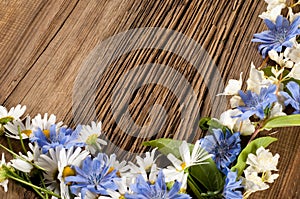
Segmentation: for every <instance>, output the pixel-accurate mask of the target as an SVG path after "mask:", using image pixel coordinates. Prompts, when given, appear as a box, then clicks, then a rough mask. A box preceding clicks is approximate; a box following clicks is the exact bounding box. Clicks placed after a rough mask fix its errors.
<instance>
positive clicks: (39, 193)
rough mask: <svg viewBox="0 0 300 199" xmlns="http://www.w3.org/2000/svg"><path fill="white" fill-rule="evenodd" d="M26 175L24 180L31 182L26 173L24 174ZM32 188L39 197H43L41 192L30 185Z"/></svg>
mask: <svg viewBox="0 0 300 199" xmlns="http://www.w3.org/2000/svg"><path fill="white" fill-rule="evenodd" d="M25 176H26V180H27V181H28V182H29V183H31V180H30V178H29V177H28V175H25ZM32 189H33V190H34V191H35V192H36V193H37V194H38V195H39V196H40V197H41V198H44V196H43V194H42V193H41V192H40V191H39V190H38V189H36V188H34V187H32Z"/></svg>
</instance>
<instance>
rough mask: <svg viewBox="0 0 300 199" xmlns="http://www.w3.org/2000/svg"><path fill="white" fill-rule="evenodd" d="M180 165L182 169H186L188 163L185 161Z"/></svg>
mask: <svg viewBox="0 0 300 199" xmlns="http://www.w3.org/2000/svg"><path fill="white" fill-rule="evenodd" d="M180 166H181V168H182V170H184V169H185V167H186V163H185V162H183V163H181V164H180Z"/></svg>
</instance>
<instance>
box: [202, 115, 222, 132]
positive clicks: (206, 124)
mask: <svg viewBox="0 0 300 199" xmlns="http://www.w3.org/2000/svg"><path fill="white" fill-rule="evenodd" d="M199 127H200V128H201V129H202V130H204V131H207V130H208V131H209V132H211V133H212V132H213V131H212V130H213V129H222V131H223V132H225V131H226V126H224V125H222V124H220V123H219V121H218V120H216V119H214V118H210V117H203V118H201V119H200V122H199Z"/></svg>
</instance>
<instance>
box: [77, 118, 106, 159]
mask: <svg viewBox="0 0 300 199" xmlns="http://www.w3.org/2000/svg"><path fill="white" fill-rule="evenodd" d="M101 126H102V124H101V122H98V123H97V124H96V122H94V121H93V122H92V123H91V126H90V125H82V129H81V132H80V133H79V138H78V140H79V141H80V142H84V143H86V144H87V145H86V150H88V151H90V152H91V154H93V155H95V154H97V152H100V151H101V145H106V144H107V142H106V141H104V140H102V139H100V138H99V136H100V135H101V133H102V131H101Z"/></svg>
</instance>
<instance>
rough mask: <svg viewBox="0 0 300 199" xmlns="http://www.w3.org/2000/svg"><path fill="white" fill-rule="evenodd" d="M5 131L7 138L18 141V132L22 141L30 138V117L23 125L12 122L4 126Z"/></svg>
mask: <svg viewBox="0 0 300 199" xmlns="http://www.w3.org/2000/svg"><path fill="white" fill-rule="evenodd" d="M4 127H5V129H6V130H7V131H9V132H7V133H6V136H7V137H10V138H13V139H20V136H19V131H20V133H21V136H22V139H27V138H30V137H31V136H32V135H33V134H32V128H33V126H32V125H31V123H30V116H27V117H26V120H25V125H24V124H23V122H22V121H21V120H13V121H12V122H8V123H7V124H6V125H4Z"/></svg>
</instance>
